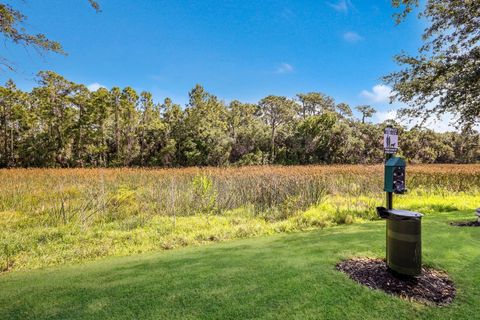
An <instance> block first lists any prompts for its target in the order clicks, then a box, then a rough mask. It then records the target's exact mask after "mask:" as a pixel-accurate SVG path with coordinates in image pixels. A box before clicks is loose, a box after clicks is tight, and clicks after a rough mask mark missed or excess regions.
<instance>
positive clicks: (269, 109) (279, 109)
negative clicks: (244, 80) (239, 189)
mask: <svg viewBox="0 0 480 320" xmlns="http://www.w3.org/2000/svg"><path fill="white" fill-rule="evenodd" d="M259 106H260V109H259V111H260V114H261V117H262V119H263V120H264V121H265V123H266V124H267V125H268V126H269V127H270V161H271V162H272V163H273V162H275V138H276V137H277V132H278V129H279V128H281V127H282V126H283V125H284V124H285V123H287V122H289V121H291V120H292V119H293V118H294V116H295V114H296V113H297V111H298V105H297V104H296V103H295V101H293V100H291V99H288V98H286V97H280V96H268V97H265V98H263V99H262V100H260V102H259Z"/></svg>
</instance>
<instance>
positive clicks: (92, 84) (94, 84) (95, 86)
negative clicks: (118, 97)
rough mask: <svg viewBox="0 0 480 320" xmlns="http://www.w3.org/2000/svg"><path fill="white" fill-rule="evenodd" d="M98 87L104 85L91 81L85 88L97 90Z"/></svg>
mask: <svg viewBox="0 0 480 320" xmlns="http://www.w3.org/2000/svg"><path fill="white" fill-rule="evenodd" d="M100 88H105V86H104V85H101V84H100V83H98V82H94V83H91V84H89V85H88V86H87V89H88V90H90V91H97V90H98V89H100Z"/></svg>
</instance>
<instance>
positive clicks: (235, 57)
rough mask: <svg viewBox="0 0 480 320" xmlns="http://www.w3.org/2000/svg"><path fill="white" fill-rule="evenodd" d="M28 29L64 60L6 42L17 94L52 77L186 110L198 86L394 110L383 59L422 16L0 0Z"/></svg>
mask: <svg viewBox="0 0 480 320" xmlns="http://www.w3.org/2000/svg"><path fill="white" fill-rule="evenodd" d="M9 2H10V3H11V4H12V5H14V6H15V7H16V8H18V9H20V10H21V11H23V12H24V13H25V14H26V15H27V16H28V25H29V31H31V32H42V33H45V34H46V35H47V36H48V37H50V38H51V39H54V40H57V41H59V42H61V43H62V44H63V46H64V49H65V51H67V52H68V56H60V55H55V54H47V55H45V56H43V57H42V56H39V55H38V54H37V53H36V52H35V51H34V50H31V49H30V50H26V49H25V48H22V47H16V46H14V45H10V44H8V43H7V45H6V46H4V47H3V48H2V54H3V55H6V56H7V57H9V58H11V59H13V60H14V62H15V63H16V64H17V65H18V69H19V71H18V72H17V73H14V74H12V73H3V74H0V77H2V79H0V80H1V81H3V82H4V81H5V80H6V79H7V78H9V77H12V78H13V79H14V80H15V81H16V82H17V83H18V85H19V87H21V88H22V89H26V90H29V89H30V88H31V87H33V86H34V85H35V74H36V73H37V72H38V71H40V70H53V71H56V72H58V73H60V74H61V75H63V76H65V77H66V78H67V79H70V80H72V81H75V82H78V83H84V84H86V85H92V87H95V85H94V84H100V85H102V86H105V87H108V88H111V87H112V86H120V87H124V86H132V87H134V88H135V89H137V90H139V91H140V90H147V91H151V92H152V93H153V94H154V96H155V99H156V100H157V101H161V100H163V98H165V97H166V96H168V97H171V98H172V99H173V100H174V101H175V102H177V103H181V104H182V105H183V104H185V103H186V102H187V100H188V91H189V90H190V89H191V88H192V87H193V86H194V85H195V84H196V83H200V84H202V85H204V86H205V88H206V89H207V90H208V91H209V92H211V93H214V94H215V95H217V96H218V97H219V98H221V99H223V100H225V101H227V102H228V101H230V100H233V99H239V100H242V101H248V102H256V101H258V100H259V99H261V98H262V97H264V96H266V95H269V94H276V95H286V96H290V97H293V96H294V95H295V94H296V93H300V92H310V91H320V92H324V93H326V94H329V95H331V96H333V97H334V98H335V99H336V101H337V102H347V103H349V104H351V105H352V106H355V105H359V104H372V105H374V106H375V107H376V108H377V109H378V110H379V111H380V112H379V114H378V119H377V120H380V119H381V118H382V117H384V116H385V115H386V113H387V111H388V110H390V109H392V106H391V105H389V104H388V102H387V98H386V97H387V96H388V93H389V92H388V88H386V87H381V86H379V85H380V84H381V80H380V78H381V77H382V76H383V75H385V74H388V73H389V72H391V71H393V70H395V69H397V68H398V67H397V66H396V65H395V63H394V62H393V55H395V54H397V53H399V52H401V51H402V50H404V51H406V52H409V53H415V52H416V49H417V48H418V47H419V45H420V44H421V42H420V36H421V33H422V30H423V25H422V22H421V21H418V20H417V19H416V18H415V16H411V17H410V18H409V19H407V21H406V22H405V23H403V24H401V25H399V26H396V25H395V23H394V21H393V19H392V14H393V13H394V9H393V8H392V7H391V4H390V0H376V1H371V0H331V1H323V0H295V1H293V0H292V1H287V0H276V1H270V0H262V1H254V0H243V1H240V0H236V1H233V0H223V1H220V0H217V1H213V0H197V1H193V0H192V1H184V0H142V1H134V0H100V3H101V6H102V12H101V13H95V11H94V10H93V9H91V8H89V6H88V2H87V0H42V1H39V0H27V1H25V0H14V1H9Z"/></svg>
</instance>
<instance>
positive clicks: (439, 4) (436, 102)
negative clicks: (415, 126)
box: [384, 0, 480, 126]
mask: <svg viewBox="0 0 480 320" xmlns="http://www.w3.org/2000/svg"><path fill="white" fill-rule="evenodd" d="M392 3H393V5H394V6H395V7H398V8H402V10H403V11H401V12H400V13H399V14H398V15H397V22H401V21H402V20H403V18H404V17H405V16H406V15H407V14H408V13H409V12H410V11H412V8H414V7H415V6H418V4H419V1H418V0H393V1H392ZM420 17H423V18H426V20H427V22H428V23H429V25H428V27H427V28H426V29H425V31H424V33H423V37H422V39H423V41H424V44H423V46H422V47H420V48H419V50H418V55H417V56H410V55H407V54H400V55H397V56H396V57H395V59H396V61H397V62H398V63H399V64H400V65H401V66H402V67H403V69H402V70H400V71H398V72H393V73H391V74H390V75H388V76H386V77H385V78H384V79H385V81H386V82H387V83H389V84H391V85H392V86H393V89H394V92H395V95H394V97H393V98H394V100H398V101H401V102H404V103H407V104H408V105H409V107H408V108H404V109H402V110H401V112H400V114H401V115H403V116H407V117H420V118H422V119H423V120H426V119H428V118H429V117H431V116H440V115H442V114H444V113H447V112H448V113H452V114H454V115H455V116H456V117H457V118H458V122H457V124H458V125H466V126H471V125H474V124H476V123H478V122H479V120H480V74H479V70H480V47H479V41H480V1H477V0H427V1H426V4H425V9H424V10H423V12H422V13H421V14H420Z"/></svg>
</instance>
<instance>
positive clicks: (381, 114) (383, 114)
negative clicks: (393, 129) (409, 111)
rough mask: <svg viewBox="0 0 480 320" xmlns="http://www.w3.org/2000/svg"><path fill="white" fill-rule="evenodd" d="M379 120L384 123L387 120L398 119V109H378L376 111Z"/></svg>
mask: <svg viewBox="0 0 480 320" xmlns="http://www.w3.org/2000/svg"><path fill="white" fill-rule="evenodd" d="M375 117H376V118H377V122H379V123H382V122H384V121H387V120H396V119H397V110H388V111H377V112H376V113H375Z"/></svg>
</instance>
